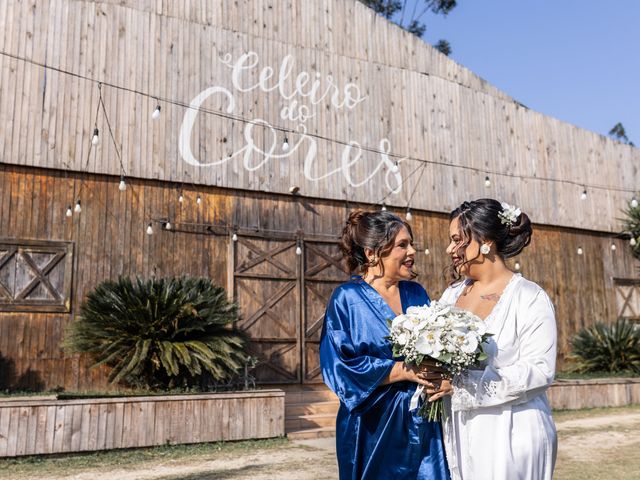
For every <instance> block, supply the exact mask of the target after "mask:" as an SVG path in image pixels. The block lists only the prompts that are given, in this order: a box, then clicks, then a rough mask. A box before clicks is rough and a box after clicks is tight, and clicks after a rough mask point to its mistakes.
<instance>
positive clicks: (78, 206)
mask: <svg viewBox="0 0 640 480" xmlns="http://www.w3.org/2000/svg"><path fill="white" fill-rule="evenodd" d="M73 211H74V212H76V213H80V212H81V211H82V206H81V205H80V199H78V201H77V202H76V207H75V208H74V209H73Z"/></svg>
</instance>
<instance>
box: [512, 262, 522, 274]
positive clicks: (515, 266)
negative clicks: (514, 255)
mask: <svg viewBox="0 0 640 480" xmlns="http://www.w3.org/2000/svg"><path fill="white" fill-rule="evenodd" d="M513 268H514V269H515V270H516V272H519V271H520V268H521V267H520V262H516V263H515V265H514V266H513Z"/></svg>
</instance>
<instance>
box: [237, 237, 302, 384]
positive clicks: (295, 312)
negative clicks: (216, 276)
mask: <svg viewBox="0 0 640 480" xmlns="http://www.w3.org/2000/svg"><path fill="white" fill-rule="evenodd" d="M296 246H297V243H296V240H295V239H268V238H259V237H245V236H240V235H239V236H238V240H237V241H236V242H233V266H234V272H233V277H234V286H233V290H234V297H235V300H236V302H238V304H239V305H240V310H241V315H242V318H241V319H240V321H239V322H238V325H237V326H238V327H239V328H240V329H242V330H244V331H245V332H246V333H247V334H248V335H249V337H250V339H251V342H250V345H249V348H250V350H251V353H252V354H253V355H254V356H256V357H257V358H258V361H259V364H258V366H257V367H256V370H255V377H256V382H257V383H261V384H266V383H299V382H300V380H301V375H300V349H301V346H300V320H299V319H300V281H299V277H300V256H299V255H296Z"/></svg>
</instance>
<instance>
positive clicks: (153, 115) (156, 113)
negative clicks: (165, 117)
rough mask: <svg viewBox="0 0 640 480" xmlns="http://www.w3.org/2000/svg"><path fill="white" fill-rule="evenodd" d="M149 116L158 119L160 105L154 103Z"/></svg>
mask: <svg viewBox="0 0 640 480" xmlns="http://www.w3.org/2000/svg"><path fill="white" fill-rule="evenodd" d="M151 118H153V119H154V120H158V119H159V118H160V105H156V109H155V110H154V111H153V113H152V114H151Z"/></svg>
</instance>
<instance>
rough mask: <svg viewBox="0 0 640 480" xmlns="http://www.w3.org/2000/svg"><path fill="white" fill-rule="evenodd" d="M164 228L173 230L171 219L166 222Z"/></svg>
mask: <svg viewBox="0 0 640 480" xmlns="http://www.w3.org/2000/svg"><path fill="white" fill-rule="evenodd" d="M164 229H165V230H171V222H170V221H169V220H167V222H166V223H165V224H164Z"/></svg>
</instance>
